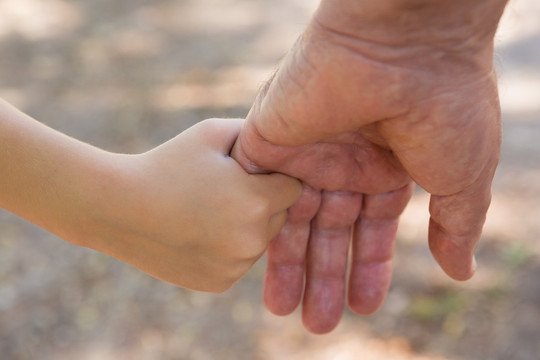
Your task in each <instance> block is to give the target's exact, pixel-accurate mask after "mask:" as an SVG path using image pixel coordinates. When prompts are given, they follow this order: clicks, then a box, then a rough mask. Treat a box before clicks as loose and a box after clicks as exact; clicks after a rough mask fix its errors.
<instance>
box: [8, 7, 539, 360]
mask: <svg viewBox="0 0 540 360" xmlns="http://www.w3.org/2000/svg"><path fill="white" fill-rule="evenodd" d="M315 5H316V1H315V0H309V1H308V0H273V1H268V0H266V1H262V0H154V1H150V0H116V1H110V0H92V1H83V0H71V1H67V0H0V54H1V55H0V96H1V97H3V98H5V99H6V100H8V101H10V102H12V103H14V104H15V105H17V106H18V107H20V108H21V109H23V110H24V111H25V112H27V113H29V114H30V115H32V116H34V117H35V118H37V119H38V120H40V121H42V122H44V123H47V124H49V125H50V126H52V127H54V128H56V129H59V130H61V131H63V132H65V133H68V134H70V135H72V136H74V137H76V138H78V139H81V140H83V141H87V142H90V143H92V144H94V145H97V146H100V147H103V148H105V149H108V150H111V151H120V152H140V151H144V150H147V149H149V148H150V147H152V146H155V145H157V144H159V143H161V142H163V141H164V140H167V139H169V138H171V137H173V136H174V135H175V134H177V133H178V132H180V131H182V130H183V129H185V128H186V127H188V126H189V125H191V124H193V123H195V122H197V121H199V120H201V119H204V118H207V117H224V116H226V117H243V116H245V114H246V113H247V111H248V109H249V106H250V103H251V102H252V100H253V97H254V95H255V93H256V91H257V88H258V87H259V86H260V84H261V82H262V81H264V80H265V79H266V77H267V76H268V75H269V74H270V73H271V72H272V69H273V68H274V67H275V64H276V63H277V62H278V60H279V58H280V57H281V56H282V55H283V54H284V53H285V51H286V50H287V49H288V48H289V47H290V46H291V44H292V43H293V41H294V39H295V37H296V36H297V35H298V34H299V33H300V31H301V30H302V28H303V26H304V25H305V23H306V22H307V19H308V17H309V15H310V13H311V12H312V10H313V9H314V7H315ZM539 18H540V5H539V3H538V2H536V1H534V0H515V1H514V2H512V3H511V5H510V7H509V8H508V11H507V13H506V16H505V20H504V22H503V24H502V26H501V31H500V33H499V36H498V38H497V47H498V52H497V57H498V59H497V64H498V71H499V76H500V88H501V98H502V103H503V109H504V135H505V138H504V149H503V156H502V161H501V166H500V168H499V172H498V175H497V178H496V181H495V185H494V201H493V206H492V209H491V213H490V217H489V220H488V223H487V225H486V231H485V236H484V239H483V241H482V243H481V245H480V248H479V250H478V256H477V257H478V263H479V271H478V274H477V275H476V276H475V278H474V279H473V280H471V281H469V282H466V283H457V282H454V281H451V280H449V279H447V278H446V277H445V276H444V275H443V274H442V273H441V271H440V270H439V269H438V268H437V267H436V265H435V264H434V261H433V260H432V259H431V257H430V254H429V251H428V249H427V245H426V240H425V239H426V227H427V197H426V196H425V194H423V193H421V192H418V193H417V194H416V196H415V197H414V199H413V201H412V202H411V204H410V206H409V207H408V209H407V211H406V214H405V215H404V217H403V223H402V226H401V229H400V234H399V243H398V248H397V256H396V264H395V267H396V271H395V275H394V279H393V283H392V287H391V291H390V294H389V296H388V299H387V301H386V303H385V305H384V306H383V308H382V309H381V310H380V311H379V312H378V313H377V314H375V315H373V316H369V317H358V316H355V315H353V314H350V313H345V314H344V316H343V321H342V323H341V324H340V326H339V327H338V328H337V330H336V331H334V332H333V333H332V334H330V335H326V336H313V335H309V334H308V333H306V332H305V331H304V330H303V328H302V326H301V322H300V317H299V314H298V313H297V314H294V315H292V316H290V317H286V318H279V317H275V316H272V315H270V314H269V313H268V312H267V311H266V310H265V309H264V308H263V306H262V304H261V280H262V274H263V271H264V263H263V262H260V263H258V264H257V265H256V266H255V267H254V269H253V270H252V271H251V272H250V273H249V274H248V276H246V278H244V279H243V280H242V281H240V282H239V283H238V284H237V285H236V286H235V287H234V288H233V289H231V290H230V291H228V292H226V293H225V294H221V295H210V294H203V293H196V292H191V291H187V290H183V289H178V288H175V287H173V286H170V285H168V284H164V283H162V282H159V281H157V280H155V279H153V278H150V277H148V276H146V275H145V274H142V273H141V272H139V271H138V270H136V269H133V268H131V267H129V266H127V265H125V264H122V263H120V262H117V261H115V260H112V259H110V258H108V257H106V256H104V255H101V254H99V253H96V252H93V251H91V250H88V249H80V248H76V247H74V246H72V245H69V244H66V243H64V242H63V241H61V240H59V239H57V238H55V237H54V236H52V235H50V234H48V233H46V232H44V231H42V230H40V229H38V228H36V227H34V226H32V225H30V224H28V223H26V222H24V221H23V220H20V219H18V218H16V217H14V216H13V215H11V214H9V213H6V212H0V354H2V355H1V356H0V357H1V358H2V359H6V360H26V359H40V360H47V359H55V360H56V359H61V360H63V359H81V360H90V359H92V360H93V359H99V360H108V359H115V360H122V359H142V360H151V359H160V360H161V359H163V360H168V359H171V360H176V359H187V360H206V359H220V360H227V359H234V360H276V359H290V360H296V359H312V360H319V359H320V360H330V359H335V360H338V359H339V360H348V359H359V358H361V359H383V358H389V359H395V360H400V359H408V360H410V359H414V360H420V359H426V360H427V359H431V360H432V359H441V360H443V359H445V360H458V359H472V360H479V359H494V360H497V359H500V360H507V359H513V360H532V359H538V358H540V342H539V341H538V337H539V334H540V280H539V279H540V257H539V254H540V242H539V241H538V237H539V235H540V221H539V214H540V205H539V204H540V65H539V64H540V22H539V21H538V19H539ZM0 176H1V175H0ZM156 216H159V214H156Z"/></svg>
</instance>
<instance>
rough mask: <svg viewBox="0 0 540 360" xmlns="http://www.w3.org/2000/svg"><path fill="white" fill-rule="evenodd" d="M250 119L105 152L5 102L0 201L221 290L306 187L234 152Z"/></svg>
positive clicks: (76, 240) (73, 237) (96, 245)
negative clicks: (252, 169)
mask: <svg viewBox="0 0 540 360" xmlns="http://www.w3.org/2000/svg"><path fill="white" fill-rule="evenodd" d="M242 122H243V121H242V120H219V119H213V120H207V121H203V122H201V123H199V124H197V125H195V126H193V127H192V128H190V129H188V130H186V131H185V132H182V133H181V134H180V135H178V136H177V137H175V138H174V139H172V140H170V141H168V142H166V143H164V144H162V145H161V146H158V147H156V148H155V149H152V150H151V151H148V152H146V153H143V154H138V155H123V154H114V153H110V152H106V151H103V150H100V149H97V148H95V147H92V146H90V145H88V144H84V143H82V142H79V141H77V140H75V139H72V138H70V137H68V136H65V135H63V134H61V133H59V132H57V131H55V130H53V129H50V128H48V127H46V126H45V125H43V124H41V123H39V122H37V121H35V120H33V119H31V118H30V117H28V116H27V115H25V114H23V113H21V112H19V111H18V110H16V109H15V108H13V107H12V106H10V105H9V104H7V103H5V102H1V101H0V174H2V176H0V207H3V208H5V209H7V210H9V211H11V212H13V213H15V214H18V215H19V216H21V217H23V218H25V219H27V220H29V221H31V222H33V223H35V224H37V225H39V226H41V227H43V228H44V229H46V230H48V231H50V232H52V233H54V234H56V235H58V236H60V237H62V238H63V239H65V240H67V241H69V242H71V243H73V244H76V245H79V246H86V247H89V248H93V249H96V250H98V251H100V252H103V253H105V254H108V255H110V256H112V257H115V258H117V259H119V260H122V261H124V262H126V263H129V264H131V265H134V266H136V267H138V268H139V269H141V270H143V271H145V272H147V273H148V274H150V275H152V276H154V277H156V278H159V279H161V280H164V281H167V282H170V283H173V284H176V285H179V286H182V287H186V288H190V289H195V290H202V291H211V292H221V291H224V290H226V289H227V288H229V287H230V286H231V285H232V284H233V283H234V282H235V281H236V280H238V279H239V278H240V277H241V276H243V275H244V274H245V273H246V272H247V271H248V270H249V268H250V267H251V266H252V265H253V263H254V262H255V261H256V260H257V259H258V258H259V257H260V256H261V255H262V253H263V252H264V251H265V250H266V247H267V245H268V242H269V241H270V240H271V239H272V238H273V237H274V236H276V234H278V232H279V231H280V229H281V227H282V226H283V224H284V223H285V220H286V217H287V208H289V207H290V206H291V205H292V204H293V203H294V202H296V200H297V199H298V198H299V196H300V193H301V189H302V186H301V184H300V182H298V181H297V180H296V179H293V178H290V177H287V176H285V175H281V174H269V175H250V174H248V173H246V172H245V171H244V169H242V167H241V166H240V165H239V164H238V163H237V162H236V161H234V160H233V159H232V158H231V157H230V156H229V152H230V150H231V148H232V146H233V144H234V142H235V140H236V138H237V135H238V133H239V131H240V128H241V126H242Z"/></svg>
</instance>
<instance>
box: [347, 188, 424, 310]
mask: <svg viewBox="0 0 540 360" xmlns="http://www.w3.org/2000/svg"><path fill="white" fill-rule="evenodd" d="M413 190H414V184H413V183H410V184H408V185H407V186H405V187H403V188H401V189H398V190H395V191H392V192H388V193H385V194H379V195H365V196H364V202H363V207H362V211H361V213H360V217H359V218H358V220H357V221H356V224H355V229H354V234H353V243H352V257H351V258H352V263H351V269H350V277H349V295H348V302H349V307H350V308H351V310H352V311H354V312H355V313H358V314H362V315H366V314H371V313H373V312H375V311H376V310H377V309H378V308H379V307H380V306H381V304H382V303H383V301H384V298H385V296H386V293H387V292H388V287H389V285H390V279H391V275H392V256H393V250H394V242H395V236H396V231H397V227H398V218H399V216H400V214H401V213H402V212H403V210H404V209H405V207H406V205H407V203H408V202H409V199H410V198H411V196H412V193H413Z"/></svg>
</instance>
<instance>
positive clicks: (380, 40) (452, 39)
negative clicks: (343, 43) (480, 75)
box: [315, 0, 508, 62]
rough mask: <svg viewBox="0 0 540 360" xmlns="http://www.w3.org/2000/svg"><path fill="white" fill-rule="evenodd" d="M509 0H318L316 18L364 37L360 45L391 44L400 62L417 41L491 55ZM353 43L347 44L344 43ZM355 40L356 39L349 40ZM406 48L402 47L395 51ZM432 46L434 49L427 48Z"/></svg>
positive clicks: (452, 50) (342, 31) (332, 27)
mask: <svg viewBox="0 0 540 360" xmlns="http://www.w3.org/2000/svg"><path fill="white" fill-rule="evenodd" d="M507 2H508V0H477V1H469V0H383V1H380V0H322V1H321V4H320V7H319V9H318V11H317V13H316V15H315V20H316V22H317V23H318V24H319V25H321V26H323V27H324V28H326V29H327V30H330V31H331V32H332V31H334V32H336V33H337V34H341V35H349V36H350V37H351V38H352V39H355V41H356V42H358V40H361V41H364V44H358V45H357V46H363V47H364V48H366V47H369V46H370V45H373V46H376V47H378V46H381V45H382V46H385V47H391V48H393V49H394V50H396V51H397V52H396V53H394V54H389V53H384V54H380V56H383V57H388V58H392V57H394V56H395V57H396V58H398V59H399V61H400V62H404V61H405V60H406V57H407V55H410V56H411V57H414V60H413V61H419V60H420V61H421V60H422V59H421V58H420V57H419V56H417V55H416V54H415V53H413V52H411V51H409V50H410V48H411V47H416V48H417V50H418V51H419V52H420V51H421V50H422V48H425V47H429V48H430V51H431V50H432V49H434V48H436V49H438V50H440V51H441V52H449V53H456V52H459V53H473V54H474V55H475V56H476V55H479V56H480V57H484V58H486V59H489V58H490V57H491V56H492V43H493V37H494V35H495V32H496V30H497V26H498V23H499V20H500V18H501V16H502V14H503V11H504V8H505V6H506V3H507ZM347 45H351V44H347ZM353 46H354V45H353ZM403 48H406V49H407V51H406V52H405V53H403V52H399V51H400V50H403ZM431 52H432V51H431Z"/></svg>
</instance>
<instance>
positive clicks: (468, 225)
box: [233, 0, 506, 333]
mask: <svg viewBox="0 0 540 360" xmlns="http://www.w3.org/2000/svg"><path fill="white" fill-rule="evenodd" d="M505 3H506V0H498V1H487V0H482V1H477V2H474V3H470V2H467V1H461V0H460V1H455V0H438V1H433V2H422V1H413V0H387V1H384V2H381V1H378V0H362V1H358V0H333V1H330V0H322V2H321V4H320V7H319V9H318V10H317V12H316V13H315V15H314V17H313V19H312V21H311V22H310V24H309V25H308V27H307V29H306V30H305V32H304V34H303V35H302V36H301V38H300V39H299V40H298V42H297V43H296V44H295V46H294V47H293V48H292V50H291V51H290V52H289V53H288V55H287V56H286V58H285V59H284V61H283V63H282V65H281V67H280V69H279V70H278V72H277V73H276V74H275V76H274V77H273V79H272V80H271V81H270V82H269V83H268V85H267V86H266V88H265V89H264V90H263V91H262V92H261V94H260V95H259V97H258V99H257V101H256V103H255V105H254V106H253V108H252V109H251V111H250V114H249V116H248V121H247V123H246V124H245V126H244V128H243V130H242V132H241V134H240V137H239V139H238V141H237V143H236V145H235V148H234V149H233V157H235V158H236V159H237V160H238V161H239V162H240V163H241V164H242V165H243V166H244V167H245V168H246V169H247V170H248V171H250V172H264V171H266V170H272V171H279V172H282V173H285V174H288V175H292V176H295V177H297V178H299V179H301V180H302V181H303V182H304V183H305V184H306V185H305V187H304V192H303V195H302V197H301V198H300V200H299V202H298V203H297V204H296V205H295V206H294V207H293V208H292V209H290V213H289V214H290V216H289V220H288V223H287V224H286V225H285V227H284V229H283V230H282V232H281V233H280V235H279V236H278V237H277V238H276V239H274V241H273V242H272V243H271V245H270V247H269V250H268V266H267V272H266V279H265V290H264V301H265V304H266V306H267V308H268V309H269V310H270V311H272V312H274V313H276V314H280V315H285V314H288V313H290V312H292V311H293V310H294V309H295V308H296V306H297V305H298V304H299V302H300V300H301V298H302V292H304V295H303V321H304V324H305V326H306V327H307V328H308V329H309V330H310V331H312V332H315V333H324V332H328V331H331V330H332V329H333V328H334V327H335V326H336V325H337V323H338V322H339V319H340V316H341V313H342V310H343V306H344V298H345V293H346V291H345V283H346V273H347V259H348V249H349V244H350V242H351V239H352V251H351V252H352V254H351V265H350V275H349V282H348V284H349V287H348V302H349V306H350V308H351V309H352V310H353V311H355V312H356V313H359V314H369V313H372V312H374V311H375V310H376V309H377V308H378V307H379V306H380V305H381V304H382V302H383V300H384V297H385V295H386V292H387V290H388V286H389V282H390V277H391V259H392V252H393V244H394V238H395V234H396V230H397V224H398V217H399V215H400V214H401V213H402V211H403V209H404V208H405V206H406V204H407V202H408V200H409V198H410V196H411V194H412V189H413V186H414V183H417V184H419V185H420V186H421V187H423V188H424V189H425V190H426V191H428V192H429V193H430V194H431V203H430V207H429V211H430V214H431V219H430V224H429V245H430V249H431V251H432V253H433V255H434V257H435V259H436V260H437V261H438V262H439V264H440V266H441V267H442V268H443V270H444V271H445V272H446V273H447V274H448V275H449V276H451V277H452V278H454V279H457V280H466V279H468V278H470V277H471V276H472V275H473V273H474V269H475V263H474V249H475V246H476V243H477V241H478V239H479V237H480V234H481V229H482V226H483V223H484V219H485V214H486V211H487V209H488V206H489V203H490V197H491V195H490V185H491V181H492V178H493V175H494V171H495V168H496V166H497V162H498V156H499V151H500V133H501V130H500V111H499V103H498V96H497V86H496V79H495V75H494V71H493V64H492V55H493V36H494V33H495V30H496V27H497V24H498V21H499V19H500V16H501V14H502V11H503V9H504V5H505ZM464 19H465V20H464ZM304 279H305V283H304Z"/></svg>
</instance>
